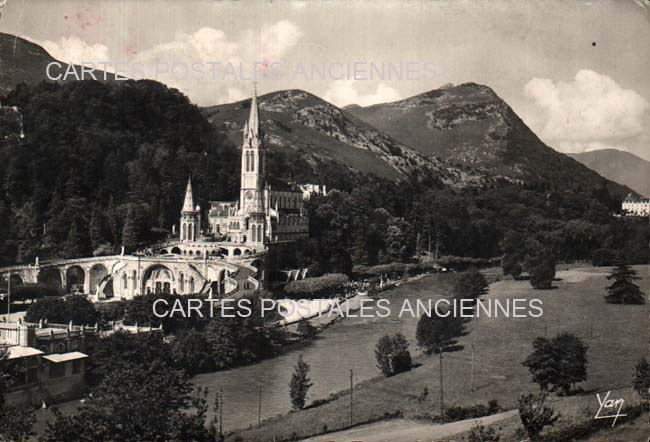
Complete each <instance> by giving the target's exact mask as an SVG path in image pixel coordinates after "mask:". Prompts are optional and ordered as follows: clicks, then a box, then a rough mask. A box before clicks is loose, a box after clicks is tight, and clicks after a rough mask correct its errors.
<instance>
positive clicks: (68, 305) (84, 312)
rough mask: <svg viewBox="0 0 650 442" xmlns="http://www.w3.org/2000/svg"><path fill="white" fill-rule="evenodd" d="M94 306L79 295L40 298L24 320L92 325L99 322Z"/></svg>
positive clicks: (28, 310) (30, 308)
mask: <svg viewBox="0 0 650 442" xmlns="http://www.w3.org/2000/svg"><path fill="white" fill-rule="evenodd" d="M99 318H100V316H99V313H98V312H97V310H96V309H95V305H94V304H93V303H92V302H90V301H89V300H88V299H87V298H86V297H84V296H81V295H73V296H67V297H65V298H58V297H57V298H52V297H49V298H41V299H39V300H37V301H36V302H35V303H34V304H32V305H30V306H29V308H28V309H27V313H26V315H25V319H26V320H27V321H28V322H38V321H40V320H41V319H42V320H47V321H48V322H51V323H54V324H67V323H69V322H70V321H72V323H73V324H75V325H93V324H95V323H96V322H98V321H99Z"/></svg>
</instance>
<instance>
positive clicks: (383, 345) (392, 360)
mask: <svg viewBox="0 0 650 442" xmlns="http://www.w3.org/2000/svg"><path fill="white" fill-rule="evenodd" d="M408 347H409V344H408V342H407V341H406V338H405V337H404V335H402V334H401V333H397V334H395V335H392V336H391V335H385V336H382V337H381V338H379V341H378V342H377V346H376V348H375V357H376V358H377V367H378V368H379V369H380V370H381V372H382V373H383V375H384V376H386V377H388V376H394V375H396V374H398V373H402V372H405V371H408V370H410V369H411V365H412V361H411V353H410V352H409V349H408Z"/></svg>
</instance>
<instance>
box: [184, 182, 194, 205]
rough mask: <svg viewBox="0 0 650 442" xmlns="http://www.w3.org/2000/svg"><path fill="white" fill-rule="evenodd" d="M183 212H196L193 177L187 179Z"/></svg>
mask: <svg viewBox="0 0 650 442" xmlns="http://www.w3.org/2000/svg"><path fill="white" fill-rule="evenodd" d="M183 212H194V197H193V195H192V177H190V178H188V179H187V187H186V188H185V200H184V201H183Z"/></svg>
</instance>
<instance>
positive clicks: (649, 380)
mask: <svg viewBox="0 0 650 442" xmlns="http://www.w3.org/2000/svg"><path fill="white" fill-rule="evenodd" d="M632 385H633V386H634V390H635V391H636V392H637V394H638V395H639V396H640V397H641V398H642V399H643V400H644V401H645V402H650V364H649V363H648V360H647V359H646V358H641V360H640V361H639V362H638V364H636V367H634V380H633V381H632Z"/></svg>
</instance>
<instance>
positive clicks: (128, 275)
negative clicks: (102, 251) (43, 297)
mask: <svg viewBox="0 0 650 442" xmlns="http://www.w3.org/2000/svg"><path fill="white" fill-rule="evenodd" d="M235 249H239V250H235ZM242 249H244V250H249V249H246V248H245V247H236V246H233V247H231V248H230V249H225V250H227V251H228V255H226V256H227V258H226V257H224V255H223V254H219V255H209V254H203V255H198V256H197V255H195V254H192V255H183V254H174V253H163V254H157V255H146V256H140V255H115V256H102V257H92V258H78V259H67V260H56V261H46V262H41V263H39V262H38V261H37V262H36V263H35V264H33V265H21V266H13V267H5V268H0V274H2V275H3V276H4V277H5V278H6V277H7V276H8V275H10V277H11V284H12V286H13V287H16V286H19V285H21V284H41V285H44V286H46V287H48V288H51V289H54V290H57V291H59V292H60V293H74V292H77V293H85V294H88V295H90V296H91V299H92V300H94V301H100V300H105V299H131V298H133V297H134V296H137V295H143V294H147V293H177V294H198V293H204V294H212V295H215V296H224V295H226V294H231V295H232V294H235V293H237V294H242V295H243V294H244V293H248V292H250V291H254V290H257V289H258V288H259V285H260V283H259V280H261V279H263V277H264V276H263V272H262V271H261V270H259V269H260V268H261V267H262V262H263V259H264V256H262V255H263V254H264V253H259V252H257V251H255V252H250V251H249V252H246V251H244V250H242ZM237 252H239V253H237Z"/></svg>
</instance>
